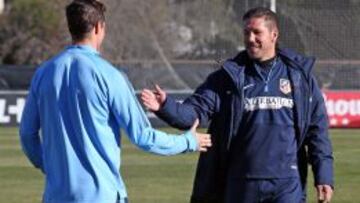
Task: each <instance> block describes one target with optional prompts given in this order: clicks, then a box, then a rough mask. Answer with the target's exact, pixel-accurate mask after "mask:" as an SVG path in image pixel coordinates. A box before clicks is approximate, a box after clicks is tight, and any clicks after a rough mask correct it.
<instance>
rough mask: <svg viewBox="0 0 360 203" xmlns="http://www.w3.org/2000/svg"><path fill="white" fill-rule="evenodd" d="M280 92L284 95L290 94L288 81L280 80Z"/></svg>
mask: <svg viewBox="0 0 360 203" xmlns="http://www.w3.org/2000/svg"><path fill="white" fill-rule="evenodd" d="M280 91H281V92H282V93H284V94H289V93H290V92H291V85H290V81H289V80H288V79H283V78H281V79H280Z"/></svg>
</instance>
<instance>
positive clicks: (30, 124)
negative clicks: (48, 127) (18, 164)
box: [19, 81, 44, 172]
mask: <svg viewBox="0 0 360 203" xmlns="http://www.w3.org/2000/svg"><path fill="white" fill-rule="evenodd" d="M33 85H34V81H33V83H32V85H31V87H30V91H29V94H28V96H27V99H26V104H25V107H24V110H23V112H22V117H21V122H20V129H19V134H20V143H21V146H22V149H23V151H24V153H25V155H26V156H27V157H28V159H29V160H30V162H31V163H32V164H33V165H34V166H35V167H36V168H39V169H41V170H42V171H43V172H44V168H43V152H42V151H43V150H42V143H41V139H40V134H39V130H40V117H39V111H38V106H37V101H36V94H35V92H34V87H33Z"/></svg>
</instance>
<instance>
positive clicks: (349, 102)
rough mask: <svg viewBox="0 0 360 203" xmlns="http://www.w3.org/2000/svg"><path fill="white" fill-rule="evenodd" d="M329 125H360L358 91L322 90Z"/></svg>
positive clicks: (341, 126)
mask: <svg viewBox="0 0 360 203" xmlns="http://www.w3.org/2000/svg"><path fill="white" fill-rule="evenodd" d="M324 98H325V101H326V108H327V113H328V115H329V122H330V127H335V128H359V127H360V91H324Z"/></svg>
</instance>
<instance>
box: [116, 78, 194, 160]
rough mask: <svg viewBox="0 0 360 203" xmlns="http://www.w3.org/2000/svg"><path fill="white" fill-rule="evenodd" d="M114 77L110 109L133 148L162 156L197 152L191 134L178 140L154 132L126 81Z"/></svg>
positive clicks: (179, 137)
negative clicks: (136, 147)
mask: <svg viewBox="0 0 360 203" xmlns="http://www.w3.org/2000/svg"><path fill="white" fill-rule="evenodd" d="M111 77H113V78H112V80H111V84H110V86H109V87H110V89H109V91H110V93H109V102H110V104H109V105H110V108H111V111H112V113H113V115H114V116H115V118H116V120H117V122H118V124H119V126H120V127H121V128H122V129H124V130H125V131H126V134H127V135H128V137H129V139H130V141H131V142H132V143H133V144H135V145H136V146H138V147H139V148H141V149H143V150H145V151H148V152H152V153H155V154H159V155H174V154H179V153H184V152H192V151H196V150H197V141H196V138H195V136H194V135H193V134H192V132H190V131H188V132H186V133H184V134H183V135H184V136H177V135H172V134H167V133H165V132H162V131H158V130H155V129H153V128H152V126H151V124H150V122H149V120H148V118H147V116H146V115H145V112H144V110H143V109H142V107H141V106H140V104H139V102H138V100H137V99H136V97H135V92H134V90H133V88H132V85H131V84H130V83H129V82H128V80H127V78H126V77H125V76H124V75H121V74H120V73H117V74H114V75H113V76H111ZM114 87H116V88H114Z"/></svg>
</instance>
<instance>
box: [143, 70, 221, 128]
mask: <svg viewBox="0 0 360 203" xmlns="http://www.w3.org/2000/svg"><path fill="white" fill-rule="evenodd" d="M220 84H221V83H219V81H218V82H217V81H216V75H215V74H212V75H210V76H209V77H208V78H207V80H206V81H205V82H204V83H203V84H202V85H200V86H199V87H198V88H197V89H196V91H195V93H194V94H193V95H191V96H190V97H188V98H187V99H186V100H185V101H184V102H183V103H179V102H177V101H175V100H174V99H173V98H171V97H169V96H167V95H166V93H165V92H164V91H163V90H162V89H161V88H159V87H158V86H156V89H155V91H154V92H152V91H150V90H148V89H145V90H143V91H142V94H141V99H142V101H143V103H144V105H145V106H146V107H147V108H149V109H150V110H151V111H153V112H155V113H156V115H157V116H159V117H160V118H161V119H163V120H164V121H165V122H167V123H168V124H169V125H171V126H173V127H176V128H180V129H188V128H189V127H190V126H191V125H192V123H193V122H194V120H195V119H196V118H198V119H200V121H201V123H207V122H208V121H209V120H211V117H212V115H213V114H214V113H215V112H216V111H217V109H218V106H219V96H218V92H219V91H218V88H219V86H220Z"/></svg>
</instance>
